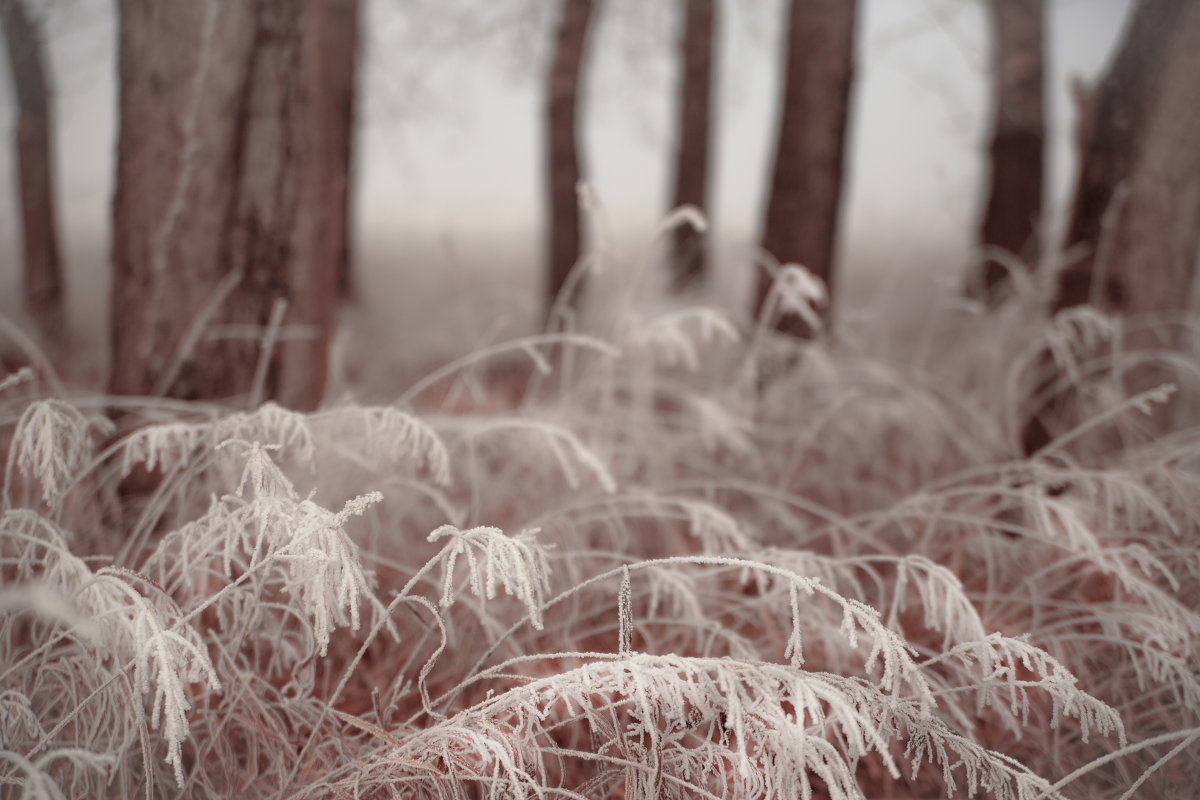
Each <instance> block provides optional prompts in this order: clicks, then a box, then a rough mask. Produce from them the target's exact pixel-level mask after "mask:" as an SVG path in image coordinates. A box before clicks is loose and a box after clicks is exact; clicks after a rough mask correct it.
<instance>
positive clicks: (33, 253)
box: [0, 0, 65, 344]
mask: <svg viewBox="0 0 1200 800" xmlns="http://www.w3.org/2000/svg"><path fill="white" fill-rule="evenodd" d="M0 27H2V28H4V38H5V40H6V41H7V44H8V61H9V66H10V67H11V71H12V80H13V88H14V90H15V92H14V93H15V94H16V98H17V107H18V111H17V129H16V132H15V136H14V140H15V145H16V154H17V158H16V161H17V168H18V172H19V174H20V193H21V217H22V237H23V238H22V241H23V248H24V261H25V265H24V289H25V303H26V306H27V307H28V309H29V311H30V313H31V315H32V316H33V319H34V322H35V323H36V324H37V325H38V327H39V328H40V330H41V333H42V335H43V337H44V339H45V340H46V341H47V342H49V343H51V344H61V342H62V336H63V324H64V323H65V317H64V314H63V279H62V266H61V264H60V258H59V248H58V231H57V225H56V223H55V215H54V163H53V161H54V158H53V145H52V143H51V121H52V119H51V111H50V87H49V80H48V79H47V77H46V66H45V57H44V55H43V52H42V38H41V31H40V30H38V26H37V25H36V23H35V22H34V21H33V20H32V19H30V17H29V13H28V9H26V8H25V4H24V2H23V0H0Z"/></svg>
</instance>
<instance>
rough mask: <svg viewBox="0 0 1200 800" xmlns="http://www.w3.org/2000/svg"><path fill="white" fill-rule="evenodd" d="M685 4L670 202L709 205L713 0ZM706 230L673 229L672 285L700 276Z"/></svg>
mask: <svg viewBox="0 0 1200 800" xmlns="http://www.w3.org/2000/svg"><path fill="white" fill-rule="evenodd" d="M682 3H683V9H684V24H683V37H682V39H681V40H680V50H681V56H682V62H683V63H682V69H681V76H680V77H681V79H680V82H679V101H680V102H679V121H678V126H679V127H678V130H679V133H678V136H679V142H678V149H677V151H676V160H675V197H674V200H673V202H672V208H678V207H680V206H682V205H693V206H696V207H697V208H699V209H701V210H706V209H707V207H708V198H707V194H708V161H709V142H710V132H711V130H712V112H711V99H712V90H713V31H714V29H715V27H716V22H715V17H716V0H682ZM707 239H708V237H707V235H706V233H705V232H704V231H698V230H696V229H695V228H693V227H692V226H691V225H681V226H679V227H678V228H677V229H676V230H675V235H674V241H673V242H672V245H673V248H672V253H671V276H672V285H673V287H674V288H675V289H676V290H677V291H678V290H682V289H684V288H686V287H688V286H690V285H693V284H695V283H698V282H700V281H702V280H703V279H704V276H705V273H706V272H707V252H706V250H707Z"/></svg>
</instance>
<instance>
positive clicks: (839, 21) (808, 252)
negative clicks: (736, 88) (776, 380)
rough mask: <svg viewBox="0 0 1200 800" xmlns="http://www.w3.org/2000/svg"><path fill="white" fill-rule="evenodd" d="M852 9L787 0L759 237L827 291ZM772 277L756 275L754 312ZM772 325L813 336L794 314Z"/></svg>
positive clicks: (848, 1)
mask: <svg viewBox="0 0 1200 800" xmlns="http://www.w3.org/2000/svg"><path fill="white" fill-rule="evenodd" d="M857 13H858V1H857V0H791V3H790V5H789V10H788V24H787V29H786V35H787V46H786V57H785V67H784V74H783V93H782V105H781V107H780V112H779V134H778V138H777V143H776V147H775V163H774V168H773V169H772V172H771V188H770V194H769V196H768V200H767V212H766V220H765V222H764V226H763V235H762V249H763V250H764V251H766V252H767V253H768V254H769V255H770V256H771V257H773V258H775V259H776V260H778V261H779V262H780V263H781V264H782V263H796V264H800V265H803V266H804V267H807V268H808V270H809V271H810V272H811V273H812V274H813V275H815V276H817V277H818V278H820V279H821V280H823V281H824V282H825V285H826V287H828V288H829V289H830V296H831V297H832V290H833V284H834V274H833V266H834V244H835V241H836V238H837V228H838V213H839V209H840V205H841V198H842V182H843V178H844V172H845V153H846V133H847V121H848V117H849V107H850V88H851V84H852V78H853V73H854V31H855V19H856V17H857ZM771 281H772V278H771V276H770V275H769V274H767V273H766V272H763V271H760V272H759V273H758V281H757V287H756V290H755V300H754V303H755V309H756V312H761V310H762V306H763V302H764V300H765V299H766V297H767V294H768V292H769V290H770V288H771ZM826 310H828V307H827V308H826ZM778 327H779V328H780V330H782V331H785V332H787V333H791V334H794V335H797V336H805V337H806V336H811V335H812V334H813V331H811V330H810V329H809V326H808V324H807V323H806V322H805V321H804V320H803V319H801V318H800V317H799V316H797V315H795V314H785V315H784V316H783V317H782V318H781V319H780V320H779V323H778Z"/></svg>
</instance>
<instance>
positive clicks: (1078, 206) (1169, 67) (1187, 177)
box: [1054, 0, 1200, 312]
mask: <svg viewBox="0 0 1200 800" xmlns="http://www.w3.org/2000/svg"><path fill="white" fill-rule="evenodd" d="M1092 102H1093V103H1094V107H1093V108H1092V109H1091V110H1090V114H1091V118H1090V120H1089V123H1088V125H1087V126H1086V130H1087V135H1086V139H1085V141H1084V151H1083V153H1082V164H1081V167H1080V176H1079V183H1078V186H1077V187H1076V190H1075V200H1074V207H1073V210H1072V213H1071V221H1070V224H1069V226H1068V229H1067V237H1066V242H1065V244H1066V245H1067V247H1073V246H1078V247H1079V248H1080V249H1081V250H1082V253H1083V254H1082V256H1081V257H1080V258H1079V259H1078V260H1077V261H1075V262H1074V263H1072V264H1071V265H1070V266H1068V267H1067V268H1066V269H1064V270H1063V271H1062V272H1061V273H1060V276H1059V282H1058V291H1057V295H1056V297H1055V301H1054V308H1055V310H1058V309H1062V308H1067V307H1069V306H1073V305H1079V304H1081V303H1086V302H1091V303H1094V304H1095V305H1098V306H1100V307H1102V308H1105V309H1108V310H1112V311H1118V312H1145V311H1159V310H1173V309H1181V308H1183V307H1184V305H1185V304H1186V302H1187V291H1186V289H1187V287H1188V286H1189V285H1190V283H1191V280H1192V278H1193V276H1194V274H1195V269H1196V252H1197V245H1198V243H1200V134H1198V133H1197V132H1198V131H1200V4H1197V3H1196V2H1194V1H1193V0H1142V2H1140V3H1139V4H1138V5H1137V6H1136V9H1135V11H1134V13H1133V16H1132V19H1131V20H1130V23H1129V26H1128V28H1127V30H1126V33H1125V37H1124V40H1123V42H1122V45H1121V48H1120V51H1119V52H1118V54H1117V57H1116V59H1115V60H1114V61H1113V64H1112V67H1111V68H1110V69H1109V71H1108V73H1107V75H1106V76H1105V77H1104V79H1103V81H1102V82H1101V84H1100V85H1099V86H1098V87H1097V89H1096V94H1095V97H1094V99H1093V101H1092Z"/></svg>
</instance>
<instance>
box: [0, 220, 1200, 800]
mask: <svg viewBox="0 0 1200 800" xmlns="http://www.w3.org/2000/svg"><path fill="white" fill-rule="evenodd" d="M684 221H687V220H684ZM1019 289H1020V290H1019V292H1018V296H1017V297H1016V298H1015V299H1014V300H1013V301H1012V302H1010V303H1009V304H1007V305H1006V306H1004V307H1003V308H1002V309H1000V310H999V311H997V312H996V313H994V314H991V315H988V316H983V315H979V314H969V313H963V312H962V311H961V309H953V308H948V309H944V310H943V311H942V312H940V313H939V314H938V315H937V316H936V317H935V318H933V319H932V320H931V322H930V335H929V336H928V337H927V338H926V339H925V340H924V341H923V342H919V343H917V344H916V346H918V347H920V348H922V350H921V353H920V354H919V357H916V358H913V359H911V361H910V362H906V363H905V364H900V363H896V362H887V361H883V360H880V359H879V358H876V357H873V356H872V353H871V352H869V351H868V350H867V349H866V348H864V347H859V346H856V345H855V341H856V339H855V337H854V336H853V335H847V336H845V337H843V338H841V339H839V340H838V341H837V342H832V341H828V340H825V339H818V340H817V341H815V342H811V343H802V342H796V341H791V340H780V339H778V338H777V337H776V336H775V335H774V334H772V333H771V326H770V322H771V320H770V319H764V320H761V321H759V322H758V323H752V322H742V321H740V320H735V319H731V318H730V317H729V316H727V315H726V314H724V313H723V312H720V311H718V310H715V309H706V308H695V309H689V310H685V311H672V312H669V313H666V314H664V315H660V316H657V317H654V318H649V319H647V318H643V317H640V316H638V315H636V314H633V313H632V312H631V310H630V309H632V308H633V306H632V304H625V305H618V306H617V307H616V308H615V309H614V311H613V313H612V314H611V315H609V316H607V317H606V318H605V319H606V322H605V324H603V325H591V326H590V327H589V328H588V329H586V330H584V329H582V328H580V327H577V326H576V325H575V324H574V323H573V322H572V321H571V320H570V319H569V318H567V317H564V318H562V319H560V320H558V324H557V325H556V327H555V328H554V329H553V330H552V331H551V332H549V333H546V334H543V335H539V336H533V337H528V338H523V339H520V340H518V341H515V342H512V343H507V344H499V345H496V346H494V347H489V348H487V349H483V350H481V351H479V352H477V353H475V354H474V355H472V356H470V357H468V358H465V359H462V360H460V361H458V362H455V363H453V364H451V365H448V366H447V367H446V368H445V369H442V370H438V371H437V372H435V373H433V374H431V375H429V376H428V377H427V378H425V379H423V380H421V381H418V382H416V383H415V384H413V385H412V386H411V387H410V388H409V389H408V390H407V391H405V392H404V394H403V395H402V396H400V397H398V398H397V399H396V401H395V402H394V403H392V404H388V405H379V406H363V405H358V404H355V403H352V402H348V401H343V402H339V403H334V404H331V405H329V406H328V407H327V408H325V409H323V410H321V411H319V412H316V413H313V414H307V415H305V414H297V413H292V412H290V411H287V410H284V409H282V408H279V407H277V406H275V405H272V404H270V403H266V404H263V405H261V406H259V407H257V408H253V409H246V408H241V409H238V408H234V407H227V406H217V405H208V404H203V403H181V402H172V401H164V400H153V399H148V400H141V399H129V398H121V399H117V398H109V397H96V396H87V395H74V394H67V393H64V392H62V391H61V390H58V389H55V388H54V379H53V377H52V376H49V375H47V374H45V373H44V372H39V373H37V374H35V373H34V372H33V371H30V370H25V371H21V372H17V373H14V374H10V375H7V376H0V437H2V439H0V442H2V446H3V447H4V449H6V450H7V459H6V461H5V465H4V479H3V480H4V482H3V497H2V500H0V502H2V516H0V570H2V572H0V576H2V579H3V584H2V587H3V588H2V589H0V781H2V783H0V796H3V797H22V798H58V797H129V798H132V797H139V796H142V797H147V798H166V797H197V798H198V797H214V798H216V797H251V798H400V797H403V798H426V797H427V798H477V797H478V798H582V797H589V798H591V797H595V798H602V797H604V798H606V797H623V798H627V799H628V800H654V799H656V798H684V797H687V798H751V797H780V798H809V797H818V798H834V800H842V799H844V798H881V797H889V798H903V797H938V796H952V797H970V796H987V797H996V798H1002V799H1006V798H1017V799H1019V800H1035V798H1060V797H1062V798H1114V800H1115V798H1127V797H1147V798H1156V797H1183V796H1187V795H1190V794H1191V793H1192V792H1194V788H1195V786H1196V785H1197V780H1198V779H1200V746H1198V740H1200V677H1198V674H1197V664H1198V661H1197V657H1198V654H1200V648H1198V642H1200V611H1198V610H1197V609H1198V608H1200V547H1198V544H1200V505H1198V498H1200V431H1198V430H1197V429H1195V428H1191V429H1185V430H1182V431H1180V432H1177V433H1174V434H1170V435H1157V436H1155V435H1150V434H1148V433H1147V427H1146V426H1147V421H1148V420H1150V419H1151V417H1150V416H1148V414H1150V413H1153V414H1155V415H1159V416H1161V415H1163V414H1169V413H1173V411H1177V410H1178V408H1180V407H1181V405H1180V403H1181V398H1185V399H1186V398H1187V397H1194V396H1195V395H1194V394H1191V392H1193V391H1194V390H1195V383H1196V378H1197V376H1196V374H1195V371H1196V366H1195V364H1194V363H1190V362H1188V361H1186V360H1183V359H1181V358H1179V357H1178V356H1176V355H1173V354H1172V353H1173V351H1169V350H1166V349H1165V348H1162V347H1161V346H1159V345H1157V344H1155V343H1154V342H1153V341H1151V340H1149V339H1143V338H1140V337H1139V335H1138V334H1139V331H1144V330H1146V329H1147V326H1149V325H1150V324H1151V323H1153V325H1154V326H1156V328H1155V329H1161V328H1162V327H1163V326H1165V325H1168V324H1176V325H1181V324H1184V323H1183V322H1181V321H1179V320H1175V321H1170V320H1124V321H1118V320H1115V319H1110V318H1106V317H1103V316H1101V315H1099V314H1097V313H1095V312H1093V311H1087V310H1085V311H1073V312H1067V313H1066V314H1064V315H1062V316H1060V317H1059V318H1057V319H1054V320H1051V321H1049V322H1045V323H1044V322H1041V321H1038V318H1037V313H1036V308H1037V296H1038V291H1037V288H1036V287H1034V286H1032V285H1022V286H1021V287H1019ZM821 302H823V293H822V287H821V286H820V285H819V284H818V283H815V282H814V281H813V280H812V278H811V276H809V275H808V274H807V273H805V272H803V271H801V270H798V269H797V268H791V267H789V268H784V269H782V270H780V271H779V280H778V281H777V283H776V293H775V296H774V297H773V298H772V300H771V302H770V303H768V308H769V309H770V313H779V312H781V311H784V310H789V309H791V310H793V311H798V312H800V313H803V314H811V313H812V309H813V307H814V305H816V304H819V303H821ZM564 311H565V310H564ZM814 320H815V317H814ZM1143 341H1147V342H1150V343H1149V344H1144V345H1143V344H1135V343H1136V342H1143ZM1042 354H1047V355H1045V356H1043V355H1042ZM1044 358H1051V359H1053V360H1054V362H1055V363H1056V364H1057V365H1058V366H1059V367H1060V372H1061V375H1062V376H1063V377H1062V381H1063V383H1062V384H1061V385H1059V386H1056V387H1051V388H1050V389H1049V390H1048V391H1053V392H1057V391H1061V390H1063V389H1066V388H1069V389H1070V390H1071V393H1072V395H1073V396H1075V398H1076V401H1077V405H1078V406H1079V408H1080V413H1079V418H1080V422H1079V425H1078V426H1077V427H1076V428H1074V429H1073V430H1071V431H1068V432H1067V433H1065V434H1063V435H1061V436H1059V437H1058V438H1057V439H1056V440H1055V441H1054V442H1052V443H1051V444H1049V445H1048V446H1046V447H1045V448H1043V449H1042V450H1041V451H1040V452H1038V453H1036V454H1035V455H1034V456H1033V457H1032V458H1028V459H1026V458H1022V457H1020V456H1019V455H1018V453H1019V446H1018V441H1019V430H1018V426H1019V424H1020V419H1021V415H1020V409H1021V404H1022V403H1023V402H1024V398H1026V397H1027V395H1028V394H1029V392H1030V390H1031V388H1032V387H1031V381H1032V376H1033V374H1034V371H1035V365H1036V364H1038V363H1039V361H1040V360H1044ZM1142 368H1146V369H1147V370H1149V369H1150V368H1153V374H1154V375H1155V376H1159V377H1162V378H1163V380H1162V381H1158V380H1157V377H1156V380H1155V381H1153V382H1151V383H1150V384H1148V385H1146V386H1145V387H1144V388H1141V389H1138V390H1137V391H1133V390H1131V389H1128V388H1126V387H1128V386H1130V385H1134V384H1133V382H1132V381H1131V380H1129V376H1130V374H1131V372H1136V371H1138V370H1140V369H1142ZM1168 381H1169V382H1170V383H1171V387H1169V388H1164V387H1163V386H1162V384H1164V383H1167V382H1168ZM1172 389H1174V390H1175V391H1174V394H1172ZM114 412H119V413H114ZM110 418H116V419H119V420H120V424H119V427H117V426H114V425H113V423H111V422H110V421H109V420H110Z"/></svg>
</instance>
